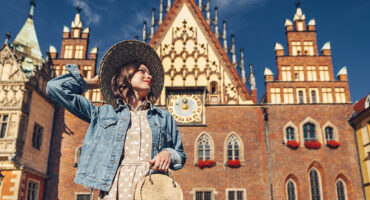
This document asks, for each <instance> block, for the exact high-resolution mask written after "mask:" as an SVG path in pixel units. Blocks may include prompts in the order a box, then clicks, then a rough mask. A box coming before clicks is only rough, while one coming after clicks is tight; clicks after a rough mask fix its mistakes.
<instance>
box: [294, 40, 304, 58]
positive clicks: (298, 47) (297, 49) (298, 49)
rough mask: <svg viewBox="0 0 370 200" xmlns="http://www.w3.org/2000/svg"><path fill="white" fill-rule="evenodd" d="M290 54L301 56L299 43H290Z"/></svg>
mask: <svg viewBox="0 0 370 200" xmlns="http://www.w3.org/2000/svg"><path fill="white" fill-rule="evenodd" d="M292 54H293V56H300V55H302V47H301V42H292Z"/></svg>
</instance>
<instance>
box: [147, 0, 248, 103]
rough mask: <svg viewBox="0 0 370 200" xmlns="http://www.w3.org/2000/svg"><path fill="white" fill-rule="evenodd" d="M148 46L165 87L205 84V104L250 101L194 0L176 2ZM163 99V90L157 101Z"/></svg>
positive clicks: (199, 85) (163, 101) (162, 101)
mask: <svg viewBox="0 0 370 200" xmlns="http://www.w3.org/2000/svg"><path fill="white" fill-rule="evenodd" d="M150 45H151V46H152V47H153V48H154V49H155V50H156V51H157V53H158V55H159V56H160V58H161V59H162V63H163V67H164V71H165V87H206V88H207V98H206V103H213V104H252V103H253V102H252V100H251V97H250V93H249V91H248V89H247V87H246V86H245V84H243V82H242V80H241V78H240V77H239V74H238V72H237V70H236V69H235V68H234V66H233V65H232V63H231V62H230V59H229V58H228V56H227V54H226V53H225V51H224V50H223V48H222V46H221V44H220V42H219V41H218V39H217V38H216V36H215V35H214V33H213V32H212V30H211V28H210V26H209V25H208V24H207V22H206V20H205V19H204V17H203V15H202V13H201V12H200V10H199V8H198V7H197V5H196V4H195V3H194V1H192V0H177V1H175V3H174V5H173V6H172V7H171V9H170V11H169V12H168V13H167V15H166V18H165V20H164V22H163V23H162V24H161V25H160V26H159V28H158V30H157V33H156V35H154V36H153V38H152V39H151V42H150ZM164 90H165V89H164ZM165 99H166V97H165V91H163V92H162V95H161V97H160V99H159V102H158V103H159V104H160V105H164V104H165Z"/></svg>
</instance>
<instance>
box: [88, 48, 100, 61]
mask: <svg viewBox="0 0 370 200" xmlns="http://www.w3.org/2000/svg"><path fill="white" fill-rule="evenodd" d="M89 58H90V59H97V58H98V47H94V48H93V49H91V51H90V53H89Z"/></svg>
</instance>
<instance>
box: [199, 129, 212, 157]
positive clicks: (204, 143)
mask: <svg viewBox="0 0 370 200" xmlns="http://www.w3.org/2000/svg"><path fill="white" fill-rule="evenodd" d="M198 160H211V144H210V140H209V138H208V136H207V135H205V134H203V135H202V136H201V137H200V138H199V140H198Z"/></svg>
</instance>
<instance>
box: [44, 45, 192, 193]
mask: <svg viewBox="0 0 370 200" xmlns="http://www.w3.org/2000/svg"><path fill="white" fill-rule="evenodd" d="M66 67H67V70H68V71H69V73H68V74H64V75H61V76H59V77H56V78H54V79H53V80H51V81H49V83H48V86H47V89H46V90H47V93H48V94H49V95H50V96H51V97H52V98H53V99H54V100H56V101H57V102H58V103H60V104H61V105H62V106H63V107H65V108H66V109H67V110H69V111H70V112H71V113H73V114H75V115H76V116H77V117H79V118H81V119H83V120H85V121H87V122H89V123H90V125H89V128H88V130H87V133H86V136H85V139H84V142H83V145H82V151H81V156H80V162H79V165H78V169H77V172H76V177H75V182H76V183H78V184H82V185H84V186H87V187H91V188H96V189H99V190H101V191H102V192H101V195H102V197H103V198H104V199H125V200H126V199H133V198H134V191H135V186H136V184H137V183H138V182H139V181H140V180H141V178H143V177H144V175H145V173H146V172H147V171H148V170H149V168H150V165H152V169H153V170H158V171H164V172H165V171H167V170H168V169H169V168H171V169H175V170H176V169H181V168H182V167H183V165H184V164H185V161H186V155H185V152H184V151H183V146H182V141H181V136H180V133H179V131H178V129H177V126H176V124H175V121H174V119H173V118H172V116H171V115H170V114H169V112H168V111H166V110H163V109H159V108H157V107H156V106H154V102H155V101H156V99H157V98H158V97H159V95H160V93H161V91H162V89H163V74H164V72H163V67H162V64H161V61H160V59H159V57H158V55H157V54H156V53H155V51H154V50H153V49H152V48H151V47H149V46H148V45H145V44H144V43H141V42H138V41H124V42H121V43H118V44H116V45H114V46H113V47H112V48H111V49H109V50H108V52H107V53H106V54H105V56H104V57H103V59H102V62H101V65H100V69H99V77H98V76H96V77H95V78H93V79H83V78H82V77H81V75H80V73H79V69H78V66H76V65H67V66H66ZM98 85H100V88H101V90H102V94H103V97H104V100H105V101H106V102H107V103H108V104H105V105H103V106H95V105H94V104H92V103H91V102H90V101H88V100H87V99H86V98H84V97H83V96H81V94H83V93H84V92H85V91H86V90H87V89H94V88H97V87H98Z"/></svg>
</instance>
